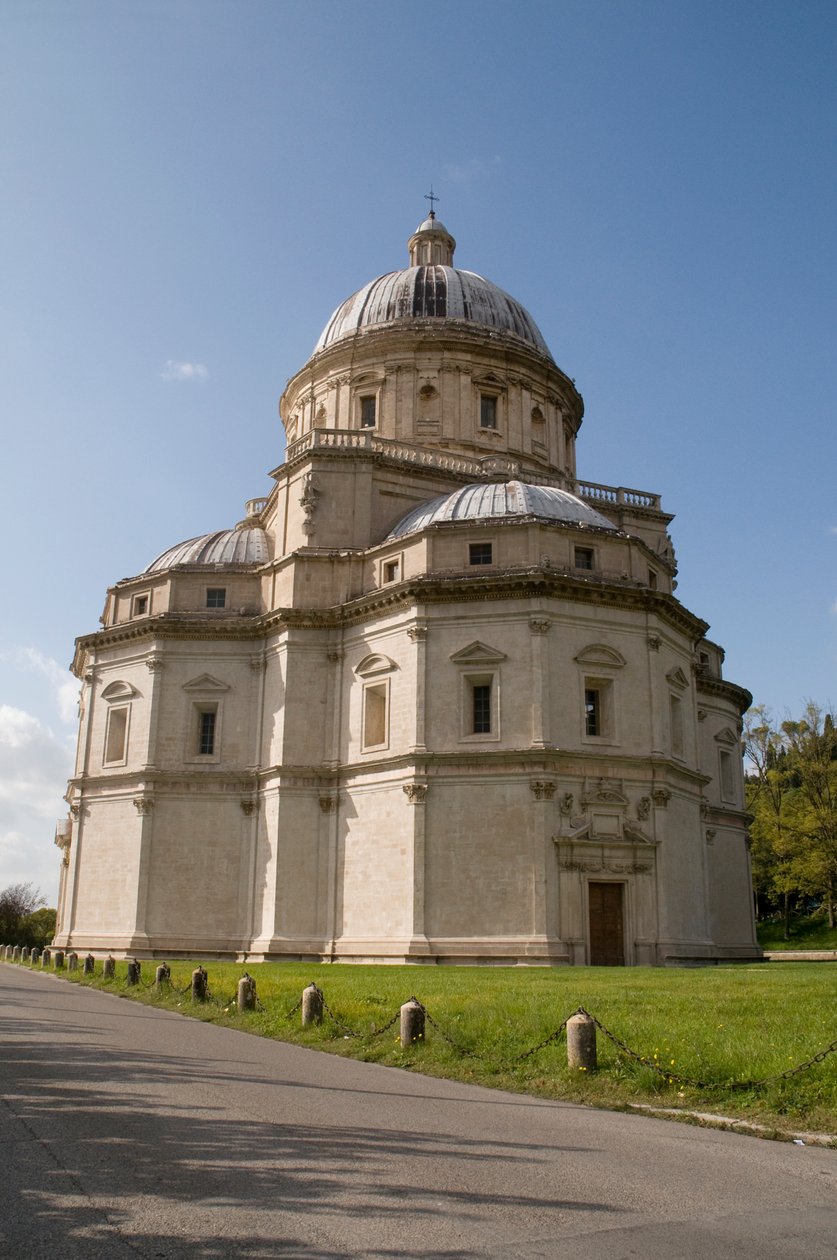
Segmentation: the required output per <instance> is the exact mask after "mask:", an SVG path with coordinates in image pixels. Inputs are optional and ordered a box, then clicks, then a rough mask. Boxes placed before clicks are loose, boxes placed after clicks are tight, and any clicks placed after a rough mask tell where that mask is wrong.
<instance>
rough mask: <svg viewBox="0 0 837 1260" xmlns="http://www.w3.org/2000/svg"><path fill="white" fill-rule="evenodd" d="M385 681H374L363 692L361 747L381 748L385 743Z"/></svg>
mask: <svg viewBox="0 0 837 1260" xmlns="http://www.w3.org/2000/svg"><path fill="white" fill-rule="evenodd" d="M387 693H388V687H387V684H386V683H375V685H374V686H370V687H366V688H365V689H364V692H363V747H364V748H382V747H384V746H385V745H386V743H387V708H388V704H387V700H388V694H387Z"/></svg>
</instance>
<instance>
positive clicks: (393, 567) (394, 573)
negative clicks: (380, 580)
mask: <svg viewBox="0 0 837 1260" xmlns="http://www.w3.org/2000/svg"><path fill="white" fill-rule="evenodd" d="M400 567H401V566H400V564H399V562H398V561H397V560H385V561H384V581H385V582H397V581H398V574H399V569H400Z"/></svg>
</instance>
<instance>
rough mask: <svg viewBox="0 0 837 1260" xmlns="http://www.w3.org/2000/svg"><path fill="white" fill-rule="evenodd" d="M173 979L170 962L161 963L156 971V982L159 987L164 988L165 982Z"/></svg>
mask: <svg viewBox="0 0 837 1260" xmlns="http://www.w3.org/2000/svg"><path fill="white" fill-rule="evenodd" d="M170 980H171V967H169V965H168V963H160V966H159V967H158V968H157V970H156V971H155V972H154V984H155V985H156V986H157V988H158V989H162V987H163V985H164V984H168V983H169V981H170Z"/></svg>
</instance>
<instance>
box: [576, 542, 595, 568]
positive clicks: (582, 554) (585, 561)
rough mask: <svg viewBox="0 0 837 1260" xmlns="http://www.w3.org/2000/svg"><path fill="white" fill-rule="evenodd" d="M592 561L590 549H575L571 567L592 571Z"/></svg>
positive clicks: (591, 550)
mask: <svg viewBox="0 0 837 1260" xmlns="http://www.w3.org/2000/svg"><path fill="white" fill-rule="evenodd" d="M594 559H595V556H594V553H593V548H592V547H576V549H575V555H574V557H573V565H574V566H575V568H576V569H592V568H593V561H594Z"/></svg>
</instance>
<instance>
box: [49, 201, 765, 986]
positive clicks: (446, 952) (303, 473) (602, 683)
mask: <svg viewBox="0 0 837 1260" xmlns="http://www.w3.org/2000/svg"><path fill="white" fill-rule="evenodd" d="M453 249H454V242H453V238H452V237H450V234H449V233H447V231H446V229H445V228H444V227H443V226H442V225H441V224H439V222H438V220H435V219H434V218H433V217H431V218H430V219H429V220H427V221H426V222H425V223H424V224H422V225H421V226H420V228H419V229H418V230H417V232H416V233H414V235H413V237H412V238H411V240H410V251H411V267H410V268H408V269H407V270H405V271H404V272H400V273H390V275H389V276H387V277H382V278H381V280H379V281H376V282H373V284H372V285H371V286H367V288H368V290H369V292H368V293H367V292H366V291H361V292H362V294H363V301H362V302H361V301H359V300H355V299H349V301H348V302H347V303H345V304H344V305H343V307H341V308H338V311H337V312H335V316H333V317H332V320H331V321H330V323H329V325H327V328H326V331H325V332H324V333H323V336H322V337H321V339H320V342H319V343H318V347H317V349H316V350H315V353H314V355H313V356H312V358H311V359H310V361H309V362H308V363H307V364H306V365H305V367H304V368H302V370H301V371H300V372H298V373H297V375H296V376H294V377H293V378H292V380H291V381H290V382H289V384H288V386H287V389H286V390H285V393H284V394H283V397H282V400H281V403H280V412H281V416H282V420H283V423H284V426H285V429H286V433H287V438H288V445H287V451H286V458H285V462H284V463H283V464H282V465H281V466H280V467H279V468H277V469H276V470H275V471H274V473H273V474H272V475H273V478H274V480H275V488H274V490H273V492H272V493H271V495H270V496H269V498H267V499H260V500H253V501H252V502H251V503H250V504H248V505H247V515H246V517H245V519H244V520H243V521H242V522H241V523H240V525H239V526H237V527H236V529H235V530H229V531H223V532H222V533H220V534H217V535H207V536H206V537H205V538H204V539H199V540H193V542H192V543H189V544H183V545H181V546H180V547H176V548H172V549H171V551H170V552H167V553H164V555H163V556H162V557H159V558H158V560H157V561H155V562H154V563H153V564H152V565H150V566H149V568H148V569H147V570H146V571H145V572H144V573H142V574H140V575H139V576H137V577H134V578H129V579H126V580H124V581H122V582H119V583H118V584H117V585H116V586H115V587H113V588H112V589H111V590H110V591H109V592H108V598H107V603H106V606H105V612H104V616H103V626H102V629H101V630H99V631H98V632H96V633H95V634H90V635H86V636H84V637H82V638H81V639H79V640H78V642H77V647H76V655H75V659H74V670H75V671H76V673H77V675H78V677H79V678H80V679H81V680H82V682H83V690H82V700H81V717H80V729H79V743H78V755H77V763H76V770H75V774H74V777H73V779H72V780H71V782H70V786H69V790H68V796H67V799H68V802H69V805H70V813H69V817H68V819H66V820H62V822H61V823H60V824H59V829H58V833H57V835H56V843H58V844H59V845H60V846H61V850H62V871H61V874H62V879H61V889H60V900H59V923H58V929H57V935H56V943H57V944H58V945H60V946H62V947H65V948H70V947H72V948H74V949H77V950H85V951H86V950H94V951H95V950H107V951H112V952H113V953H121V954H129V953H130V954H138V955H145V956H153V955H166V956H170V955H178V954H179V955H189V956H194V955H207V954H218V955H225V956H235V957H240V958H244V957H248V958H253V957H255V958H281V957H287V958H311V959H332V960H342V961H378V962H389V961H392V962H395V961H412V962H417V963H418V962H422V963H424V962H447V963H451V962H469V963H488V962H502V963H529V964H540V965H554V964H567V963H570V964H584V963H590V962H594V963H595V962H603V963H613V964H619V963H624V964H627V965H631V964H659V963H672V962H708V961H715V960H719V959H736V958H755V957H758V956H759V950H758V948H757V945H756V941H755V932H754V925H753V919H752V911H751V898H750V880H749V858H748V848H747V834H746V825H747V815H746V813H745V809H744V797H743V779H742V767H741V752H740V734H741V714H742V712H743V710H744V708H745V707H746V706H747V704H748V703H749V700H750V697H749V696H748V694H747V693H746V692H745V691H744V690H743V689H741V688H740V687H737V686H735V685H733V684H731V683H728V682H726V681H724V680H723V678H722V672H721V664H722V660H723V653H722V651H721V649H720V648H718V647H717V646H716V645H715V644H713V643H712V642H711V641H710V640H708V639H707V638H706V632H707V630H708V626H707V625H706V623H705V622H703V621H701V620H700V619H699V618H698V617H696V616H695V615H694V614H693V613H691V612H689V611H688V610H687V609H686V608H684V607H683V606H682V605H681V604H680V603H679V602H678V600H677V599H676V597H675V595H674V590H675V587H676V581H675V574H676V565H675V559H674V552H673V549H672V545H671V539H670V537H669V534H668V526H669V524H670V522H671V519H672V518H671V516H670V515H669V514H667V513H666V512H664V511H663V509H662V507H661V504H660V500H659V497H658V496H657V495H655V494H649V493H646V492H640V491H634V490H626V489H623V488H618V487H607V486H602V485H598V484H596V483H591V482H583V481H579V480H578V477H577V473H576V453H575V444H576V437H577V434H578V430H579V426H580V425H581V421H582V414H583V404H582V400H581V398H580V396H579V394H578V393H577V391H576V389H575V387H574V385H573V383H572V382H571V381H570V379H569V378H568V377H567V376H565V375H564V373H563V372H562V371H561V370H560V369H559V368H558V367H557V366H556V365H555V363H554V361H553V360H552V358H551V356H550V354H549V352H548V350H547V349H546V347H545V345H544V343H543V341H542V339H541V338H540V334H539V333H538V331H537V328H536V327H535V325H534V323H533V322H532V321H531V317H530V316H528V315H527V313H526V312H525V311H523V308H521V307H519V305H518V304H515V303H514V302H513V299H510V298H508V295H504V294H501V293H500V291H499V290H497V289H495V288H494V286H491V285H489V284H488V282H485V281H481V280H480V278H479V277H475V276H473V275H472V273H468V272H465V273H461V272H456V271H455V270H454V269H453V267H452V260H453ZM427 258H431V259H433V264H432V265H430V264H429V263H428V262H427V261H423V260H426V259H427ZM457 285H459V289H457V287H456V286H457ZM460 289H461V294H460ZM405 294H406V296H405ZM428 295H429V296H428ZM498 295H499V296H498ZM457 302H458V303H459V305H458V306H457V305H456V303H457ZM376 303H377V305H376ZM370 312H371V314H370ZM423 505H430V506H429V507H428V508H427V510H426V512H425V511H424V509H423Z"/></svg>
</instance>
